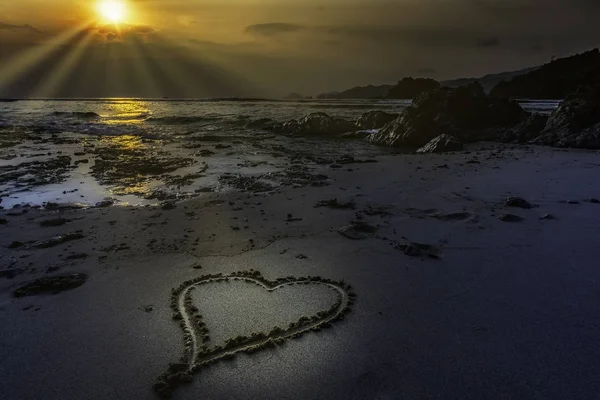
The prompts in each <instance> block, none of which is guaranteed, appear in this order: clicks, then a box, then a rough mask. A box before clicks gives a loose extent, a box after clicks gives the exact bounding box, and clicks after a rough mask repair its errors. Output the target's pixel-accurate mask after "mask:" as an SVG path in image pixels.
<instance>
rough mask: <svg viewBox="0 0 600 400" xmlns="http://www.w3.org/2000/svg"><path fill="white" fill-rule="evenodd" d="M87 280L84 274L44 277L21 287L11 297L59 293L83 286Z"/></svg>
mask: <svg viewBox="0 0 600 400" xmlns="http://www.w3.org/2000/svg"><path fill="white" fill-rule="evenodd" d="M87 278H88V277H87V275H86V274H72V275H63V276H53V277H44V278H40V279H36V280H34V281H32V282H30V283H27V284H26V285H23V286H21V287H20V288H18V289H16V290H15V291H14V292H13V295H14V296H15V297H24V296H33V295H36V294H40V293H44V292H51V293H59V292H62V291H64V290H70V289H75V288H77V287H79V286H81V285H83V284H84V283H85V282H86V281H87Z"/></svg>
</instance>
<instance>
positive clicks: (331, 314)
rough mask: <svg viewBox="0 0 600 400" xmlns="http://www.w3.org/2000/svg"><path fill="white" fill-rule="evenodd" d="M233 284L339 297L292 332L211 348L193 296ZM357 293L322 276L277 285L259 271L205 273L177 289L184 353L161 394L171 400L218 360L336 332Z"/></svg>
mask: <svg viewBox="0 0 600 400" xmlns="http://www.w3.org/2000/svg"><path fill="white" fill-rule="evenodd" d="M232 280H237V281H245V282H248V283H252V284H256V285H258V286H259V287H261V288H262V289H264V290H267V291H268V292H274V291H276V290H278V289H281V288H284V287H287V286H290V285H324V286H326V287H328V288H329V289H332V290H334V291H335V292H337V299H336V301H335V302H334V303H333V304H332V305H331V307H330V308H329V309H325V310H322V311H319V312H317V313H316V314H314V315H312V316H308V317H307V316H303V317H301V318H300V319H298V320H297V321H294V322H292V323H290V324H289V326H288V327H286V328H280V327H274V328H272V329H271V330H270V331H268V332H255V333H252V334H251V335H250V336H237V337H233V338H230V339H228V340H226V341H225V343H224V345H220V346H216V347H212V348H209V347H208V340H209V335H208V334H209V329H208V327H207V326H206V324H205V323H204V321H203V320H202V315H201V314H200V310H199V309H198V308H197V307H196V306H195V305H193V300H192V292H193V291H194V290H195V289H196V288H197V287H199V286H201V285H205V284H208V283H217V282H229V281H232ZM355 298H356V295H355V294H354V293H353V292H352V291H351V286H350V285H348V284H346V283H345V282H344V281H341V282H336V281H332V280H329V279H324V278H321V277H314V276H309V277H306V278H295V277H291V276H290V277H287V278H280V279H278V280H276V281H269V280H267V279H265V278H264V277H263V276H262V275H261V274H260V272H258V271H253V270H250V271H242V272H234V273H231V274H229V275H223V274H213V275H204V276H201V277H198V278H195V279H191V280H189V281H186V282H184V283H182V284H181V285H180V286H179V287H178V288H175V289H173V290H172V294H171V308H172V310H173V313H174V314H173V319H175V320H177V321H179V324H180V326H181V329H182V330H183V339H184V348H185V350H184V353H183V356H182V357H181V358H180V359H179V361H178V362H177V363H172V364H170V365H169V369H168V370H167V372H165V373H163V374H162V375H161V376H159V377H158V379H157V381H156V383H155V384H154V390H156V391H157V392H158V393H159V394H160V395H161V396H164V397H169V396H170V395H171V394H172V392H173V390H174V389H175V388H176V387H177V386H179V385H180V384H182V383H186V382H191V381H192V377H193V374H194V373H196V372H198V371H200V370H201V369H202V368H206V367H208V366H209V365H211V364H214V363H216V362H219V361H222V360H226V359H231V358H233V357H235V356H236V355H237V354H239V353H242V352H243V353H247V354H251V353H254V352H257V351H260V350H262V349H266V348H273V347H277V346H278V345H282V344H284V343H285V341H286V340H288V339H294V338H298V337H300V336H302V335H303V334H305V333H308V332H312V331H319V330H321V329H324V328H330V327H331V326H332V323H334V322H336V321H339V320H341V319H343V318H344V315H345V314H346V313H347V312H349V311H350V309H351V306H352V305H353V304H354V301H355Z"/></svg>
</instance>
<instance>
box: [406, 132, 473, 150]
mask: <svg viewBox="0 0 600 400" xmlns="http://www.w3.org/2000/svg"><path fill="white" fill-rule="evenodd" d="M462 149H463V144H462V143H461V142H460V140H458V139H457V138H455V137H454V136H450V135H446V134H443V135H440V136H437V137H435V138H433V139H431V141H430V142H429V143H427V144H426V145H425V146H423V147H421V148H420V149H419V150H417V153H419V154H430V153H445V152H448V151H460V150H462Z"/></svg>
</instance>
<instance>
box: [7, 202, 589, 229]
mask: <svg viewBox="0 0 600 400" xmlns="http://www.w3.org/2000/svg"><path fill="white" fill-rule="evenodd" d="M587 202H588V203H593V204H600V200H598V199H594V198H591V199H588V200H587ZM0 223H2V222H0Z"/></svg>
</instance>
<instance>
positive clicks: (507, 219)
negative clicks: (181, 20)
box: [498, 214, 525, 222]
mask: <svg viewBox="0 0 600 400" xmlns="http://www.w3.org/2000/svg"><path fill="white" fill-rule="evenodd" d="M498 219H499V220H500V221H503V222H521V221H523V220H524V219H525V218H523V217H519V216H518V215H514V214H502V215H500V216H499V217H498Z"/></svg>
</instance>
